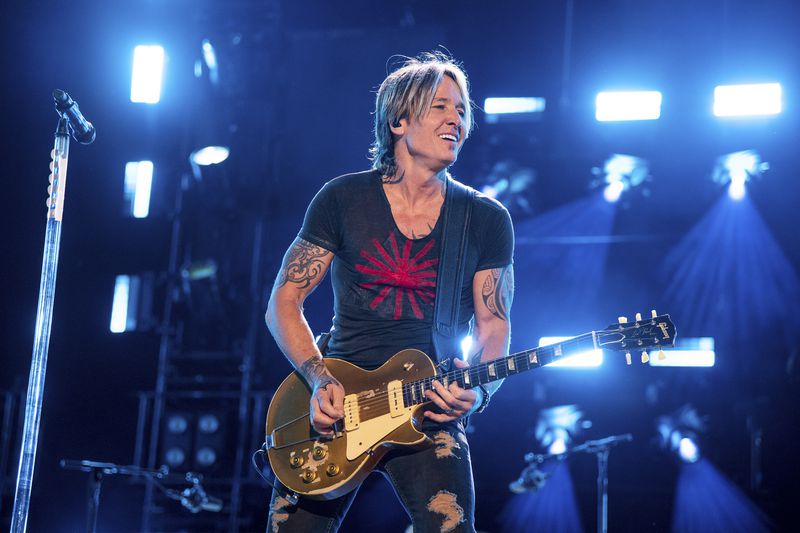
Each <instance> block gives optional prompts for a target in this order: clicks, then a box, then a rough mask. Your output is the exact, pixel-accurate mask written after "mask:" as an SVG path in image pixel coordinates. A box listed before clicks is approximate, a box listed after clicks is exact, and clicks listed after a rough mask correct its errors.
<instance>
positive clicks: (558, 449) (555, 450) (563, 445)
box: [547, 430, 568, 455]
mask: <svg viewBox="0 0 800 533" xmlns="http://www.w3.org/2000/svg"><path fill="white" fill-rule="evenodd" d="M562 431H563V430H562ZM564 434H566V431H564ZM567 438H568V437H566V438H565V437H564V436H557V437H555V438H554V439H553V442H551V443H550V446H548V447H547V453H552V454H553V455H561V454H562V453H565V452H566V451H567Z"/></svg>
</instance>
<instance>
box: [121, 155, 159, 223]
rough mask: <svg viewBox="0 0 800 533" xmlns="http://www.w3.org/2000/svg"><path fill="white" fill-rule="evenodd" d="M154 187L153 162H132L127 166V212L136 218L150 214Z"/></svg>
mask: <svg viewBox="0 0 800 533" xmlns="http://www.w3.org/2000/svg"><path fill="white" fill-rule="evenodd" d="M152 187H153V162H152V161H131V162H128V163H126V164H125V211H126V212H127V214H128V215H130V216H132V217H134V218H147V215H148V214H150V192H151V191H152Z"/></svg>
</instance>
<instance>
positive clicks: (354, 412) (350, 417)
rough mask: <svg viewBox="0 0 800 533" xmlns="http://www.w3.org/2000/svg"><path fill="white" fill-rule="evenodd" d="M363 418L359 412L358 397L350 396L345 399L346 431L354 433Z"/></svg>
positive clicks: (355, 395)
mask: <svg viewBox="0 0 800 533" xmlns="http://www.w3.org/2000/svg"><path fill="white" fill-rule="evenodd" d="M360 423H361V416H360V415H359V412H358V395H357V394H348V395H347V396H345V397H344V430H345V431H352V430H354V429H356V428H358V425H359V424H360Z"/></svg>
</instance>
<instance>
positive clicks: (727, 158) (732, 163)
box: [711, 150, 769, 200]
mask: <svg viewBox="0 0 800 533" xmlns="http://www.w3.org/2000/svg"><path fill="white" fill-rule="evenodd" d="M767 170H769V163H767V162H764V161H762V160H761V155H759V153H758V152H757V151H755V150H742V151H740V152H734V153H731V154H727V155H724V156H722V157H720V158H718V159H717V163H716V165H715V166H714V172H713V174H712V176H711V179H713V180H714V181H715V182H716V183H719V184H722V185H725V184H727V185H728V196H730V197H731V199H733V200H741V199H742V198H744V196H745V195H746V194H747V187H746V184H747V182H748V181H750V180H751V179H752V178H754V177H761V175H762V174H763V173H764V172H765V171H767Z"/></svg>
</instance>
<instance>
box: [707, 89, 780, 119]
mask: <svg viewBox="0 0 800 533" xmlns="http://www.w3.org/2000/svg"><path fill="white" fill-rule="evenodd" d="M782 92H783V91H782V89H781V84H780V83H755V84H749V85H718V86H717V87H716V88H714V115H715V116H717V117H744V116H757V115H777V114H779V113H780V112H781V111H782V109H783V102H782V96H783V95H782Z"/></svg>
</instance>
